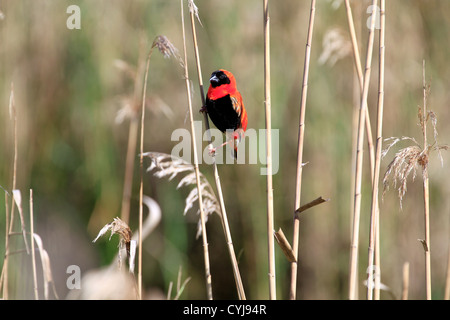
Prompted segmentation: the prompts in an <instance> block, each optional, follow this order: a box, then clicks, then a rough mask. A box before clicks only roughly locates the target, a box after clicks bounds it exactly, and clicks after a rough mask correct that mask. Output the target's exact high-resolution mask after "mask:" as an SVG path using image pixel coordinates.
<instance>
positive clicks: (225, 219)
mask: <svg viewBox="0 0 450 320" xmlns="http://www.w3.org/2000/svg"><path fill="white" fill-rule="evenodd" d="M188 4H189V13H190V20H191V29H192V37H193V43H194V53H195V61H196V65H197V74H198V82H199V87H200V97H201V101H202V105H205V102H206V101H205V93H204V89H203V80H202V70H201V65H200V55H199V50H198V43H197V32H196V29H195V16H194V15H195V8H196V7H195V4H194V3H193V1H192V0H188ZM203 115H204V124H205V131H206V133H207V138H208V143H209V144H211V140H212V138H211V132H210V131H209V121H208V115H207V113H206V112H204V113H203ZM212 162H213V168H214V181H215V183H216V188H217V194H218V197H219V203H220V211H221V215H220V216H221V218H222V227H223V228H224V233H225V238H226V242H227V245H228V252H229V254H230V259H231V264H232V267H233V275H234V280H235V282H236V287H237V292H238V296H239V299H241V300H245V299H246V297H245V292H244V286H243V285H242V280H241V274H240V272H239V266H238V263H237V259H236V254H235V252H234V247H233V241H232V238H231V232H230V227H229V224H228V217H227V212H226V209H225V202H224V199H223V192H222V185H221V182H220V177H219V171H218V169H217V163H216V161H215V158H214V157H213V158H212Z"/></svg>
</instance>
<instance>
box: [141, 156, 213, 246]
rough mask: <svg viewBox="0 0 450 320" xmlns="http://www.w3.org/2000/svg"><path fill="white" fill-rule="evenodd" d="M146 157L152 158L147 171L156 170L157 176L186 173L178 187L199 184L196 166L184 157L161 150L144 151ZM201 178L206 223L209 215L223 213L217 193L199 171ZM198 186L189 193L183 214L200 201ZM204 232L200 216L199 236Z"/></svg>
mask: <svg viewBox="0 0 450 320" xmlns="http://www.w3.org/2000/svg"><path fill="white" fill-rule="evenodd" d="M144 156H145V157H148V158H150V159H151V161H152V162H151V164H150V167H148V168H147V172H151V171H154V175H155V177H157V178H164V177H168V179H169V181H170V180H172V179H174V178H175V177H177V176H178V175H181V174H185V176H184V177H183V178H182V179H181V180H180V182H179V183H178V185H177V189H179V188H181V187H184V186H189V185H197V179H196V175H195V168H194V166H193V165H192V164H190V163H189V162H186V161H184V160H183V159H180V158H177V157H174V156H172V155H170V154H166V153H160V152H146V153H144ZM199 178H200V190H201V195H202V199H203V201H202V204H203V210H204V218H205V223H206V222H207V221H208V216H210V215H211V214H213V213H214V212H215V213H217V214H218V215H219V216H220V215H221V211H220V206H219V202H218V201H217V198H216V195H215V194H214V190H213V188H212V187H211V185H210V184H209V182H208V180H207V179H206V177H205V176H204V175H203V174H202V173H201V172H199ZM198 196H199V192H198V187H196V188H194V189H192V190H191V192H190V193H189V195H188V196H187V197H186V203H185V207H184V212H183V214H184V215H186V213H187V212H188V211H189V210H190V209H191V208H192V207H193V205H194V204H195V203H196V202H197V201H198V199H199V198H198ZM197 214H199V215H200V209H199V210H198V211H197ZM201 232H202V224H201V220H200V218H199V221H198V227H197V235H196V237H197V238H198V237H199V236H200V235H201Z"/></svg>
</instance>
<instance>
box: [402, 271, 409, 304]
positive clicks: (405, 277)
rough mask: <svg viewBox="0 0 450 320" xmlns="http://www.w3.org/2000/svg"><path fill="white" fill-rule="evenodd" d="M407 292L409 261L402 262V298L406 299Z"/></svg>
mask: <svg viewBox="0 0 450 320" xmlns="http://www.w3.org/2000/svg"><path fill="white" fill-rule="evenodd" d="M408 293H409V262H405V263H404V264H403V283H402V300H408Z"/></svg>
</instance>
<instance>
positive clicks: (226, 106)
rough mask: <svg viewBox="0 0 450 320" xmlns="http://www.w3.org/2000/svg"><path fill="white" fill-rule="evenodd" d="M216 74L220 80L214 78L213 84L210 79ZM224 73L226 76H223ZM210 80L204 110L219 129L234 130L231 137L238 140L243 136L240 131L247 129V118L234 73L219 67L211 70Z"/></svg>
mask: <svg viewBox="0 0 450 320" xmlns="http://www.w3.org/2000/svg"><path fill="white" fill-rule="evenodd" d="M217 74H220V75H221V76H222V78H221V80H219V79H218V78H215V79H214V81H215V82H214V84H213V82H212V81H213V80H212V79H213V77H214V76H216V75H217ZM224 74H225V75H226V77H223V76H224ZM216 79H217V80H216ZM210 81H211V85H210V87H209V89H208V93H207V95H206V97H207V101H206V110H207V112H208V114H209V117H210V118H211V120H212V122H213V123H214V124H215V126H216V127H217V128H218V129H220V130H221V131H223V132H225V131H226V130H229V129H232V130H234V131H235V134H234V135H233V138H234V140H237V142H239V140H240V139H241V138H242V136H243V134H242V133H243V132H245V131H246V130H247V124H248V118H247V111H246V110H245V107H244V102H243V100H242V96H241V93H240V92H239V91H238V90H237V87H236V80H235V78H234V75H233V74H232V73H231V72H229V71H227V70H224V69H220V70H217V71H215V72H213V74H212V77H211V80H210ZM236 150H237V145H236V143H235V151H236ZM235 155H236V154H235Z"/></svg>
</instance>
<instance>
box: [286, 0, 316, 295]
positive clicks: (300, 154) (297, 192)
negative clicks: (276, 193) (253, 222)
mask: <svg viewBox="0 0 450 320" xmlns="http://www.w3.org/2000/svg"><path fill="white" fill-rule="evenodd" d="M315 13H316V1H315V0H312V1H311V10H310V15H309V26H308V36H307V41H306V48H305V62H304V66H303V84H302V95H301V102H300V119H299V121H300V126H299V131H298V146H297V173H296V179H295V204H294V209H295V210H297V209H298V208H300V198H301V190H302V175H303V144H304V137H305V114H306V97H307V93H308V76H309V62H310V56H311V42H312V35H313V30H314V18H315ZM299 232H300V220H299V219H298V217H297V216H296V214H295V213H294V230H293V240H292V250H293V252H294V257H295V262H291V282H290V288H289V299H291V300H294V299H295V298H296V295H297V260H298V247H299V245H298V244H299Z"/></svg>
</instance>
